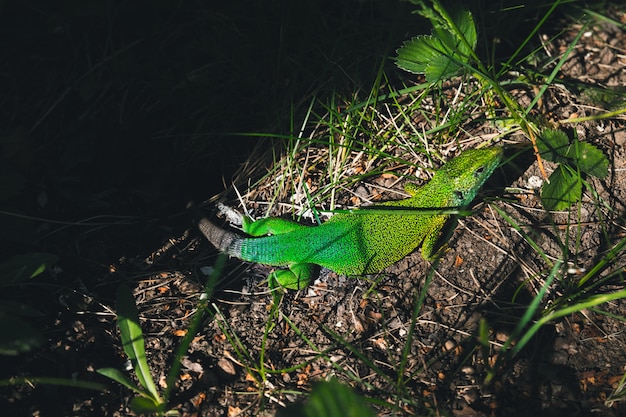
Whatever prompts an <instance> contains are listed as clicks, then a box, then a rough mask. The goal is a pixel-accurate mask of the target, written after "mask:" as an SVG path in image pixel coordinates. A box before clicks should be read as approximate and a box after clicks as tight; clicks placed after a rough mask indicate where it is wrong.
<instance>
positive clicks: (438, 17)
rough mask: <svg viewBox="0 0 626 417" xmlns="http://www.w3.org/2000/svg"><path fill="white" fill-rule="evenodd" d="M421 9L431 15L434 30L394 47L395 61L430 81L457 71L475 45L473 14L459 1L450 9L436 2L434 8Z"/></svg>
mask: <svg viewBox="0 0 626 417" xmlns="http://www.w3.org/2000/svg"><path fill="white" fill-rule="evenodd" d="M435 12H436V13H435ZM420 13H421V14H422V15H424V16H426V17H427V18H428V19H430V21H431V24H432V25H433V31H432V33H431V35H430V36H424V35H420V36H417V37H415V38H413V39H411V40H408V41H406V42H405V43H404V45H402V47H400V49H398V51H397V54H398V56H397V58H396V65H397V66H398V67H399V68H401V69H403V70H405V71H408V72H412V73H415V74H424V75H425V77H426V81H428V82H431V83H433V82H436V81H439V80H440V79H442V78H450V77H452V76H455V75H457V74H459V73H460V72H461V71H462V70H463V69H464V67H465V66H466V65H467V63H468V62H469V58H470V56H471V54H472V51H473V49H474V47H475V46H476V41H477V35H476V25H475V24H474V19H473V17H472V14H471V13H470V12H469V11H468V10H467V9H465V8H464V7H463V6H461V5H458V4H455V5H454V6H453V7H452V9H451V12H450V13H448V11H447V10H445V9H443V8H442V7H440V5H438V4H435V9H428V8H424V10H422V11H421V12H420Z"/></svg>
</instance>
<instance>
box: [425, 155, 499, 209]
mask: <svg viewBox="0 0 626 417" xmlns="http://www.w3.org/2000/svg"><path fill="white" fill-rule="evenodd" d="M501 158H502V148H499V147H498V148H484V149H470V150H467V151H464V152H463V153H461V154H460V155H459V156H457V157H456V158H454V159H451V160H450V161H448V162H447V163H446V164H444V165H443V166H442V167H441V168H440V169H439V170H438V171H437V173H436V174H435V176H434V177H433V179H432V180H431V182H435V183H436V184H438V187H441V188H444V189H445V188H451V191H452V192H453V194H454V198H453V204H452V205H453V206H465V205H468V204H469V203H471V201H472V200H473V199H474V197H476V194H477V193H478V190H479V189H480V187H482V185H483V184H484V182H485V181H486V180H487V178H489V176H490V175H491V174H492V173H493V171H494V170H495V169H496V167H497V166H498V164H499V163H500V160H501Z"/></svg>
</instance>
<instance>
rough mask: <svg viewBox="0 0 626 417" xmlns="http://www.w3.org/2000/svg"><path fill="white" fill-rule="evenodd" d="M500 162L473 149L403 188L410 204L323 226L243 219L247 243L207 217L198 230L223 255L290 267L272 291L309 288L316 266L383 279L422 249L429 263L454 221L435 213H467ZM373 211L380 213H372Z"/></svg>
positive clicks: (495, 153) (275, 278) (496, 153)
mask: <svg viewBox="0 0 626 417" xmlns="http://www.w3.org/2000/svg"><path fill="white" fill-rule="evenodd" d="M501 157H502V151H501V148H486V149H473V150H467V151H465V152H463V153H461V154H460V155H459V156H457V157H456V158H454V159H452V160H450V161H448V162H447V163H446V164H445V165H443V166H442V167H441V168H440V169H439V170H438V171H437V172H436V173H435V175H434V176H433V178H432V180H431V181H430V182H428V183H427V184H426V185H424V186H422V187H418V186H416V185H415V184H408V185H407V186H406V187H405V189H406V191H407V192H408V193H409V194H410V195H411V197H410V198H407V199H404V200H397V201H389V202H386V203H382V204H379V205H376V206H371V207H368V208H364V209H360V210H357V211H356V212H352V213H342V214H336V215H334V216H333V217H331V218H330V220H328V221H327V222H325V223H323V224H322V225H320V226H304V225H301V224H299V223H295V222H293V221H289V220H285V219H280V218H274V217H269V218H265V219H260V220H257V221H252V220H251V219H250V218H248V217H245V218H244V223H243V231H244V232H245V233H247V234H248V235H249V236H248V237H244V236H239V235H238V234H236V233H233V232H230V231H227V230H224V229H221V228H219V227H218V226H216V225H214V224H213V223H211V222H210V221H208V220H207V219H206V218H203V219H202V220H200V222H199V228H200V230H201V231H202V233H203V234H204V235H205V236H206V238H207V239H208V240H209V241H210V242H211V243H212V244H213V245H214V246H215V247H216V248H217V249H219V250H220V251H222V252H225V253H228V254H229V255H232V256H234V257H237V258H240V259H243V260H245V261H249V262H256V263H260V264H266V265H273V266H286V267H288V269H286V270H277V271H275V272H273V273H272V274H271V275H270V277H269V279H270V286H272V287H273V286H275V283H278V284H279V285H280V286H282V287H285V288H290V289H301V288H304V287H306V286H307V285H308V284H309V282H310V281H311V277H312V275H313V274H314V271H315V265H320V266H323V267H326V268H328V269H331V270H333V271H335V272H337V273H339V274H345V275H363V274H371V273H375V272H379V271H382V270H383V269H385V268H386V267H388V266H390V265H392V264H394V263H395V262H397V261H399V260H400V259H402V258H404V257H405V256H406V255H408V254H409V253H411V252H413V251H414V250H415V249H416V248H417V247H419V246H420V245H421V246H422V256H423V257H424V259H426V260H431V259H433V258H434V257H435V256H436V254H437V253H436V251H435V249H436V248H435V245H436V243H437V240H438V238H439V235H440V233H441V229H442V228H443V227H444V225H445V223H446V221H447V220H448V218H449V217H450V214H446V213H441V214H438V213H436V212H434V213H433V210H438V209H447V210H450V209H458V208H464V207H466V206H468V205H469V204H470V203H471V202H472V200H473V199H474V197H476V194H477V193H478V190H479V189H480V188H481V187H482V185H483V183H484V182H485V181H486V180H487V178H489V176H490V175H491V174H492V173H493V171H494V170H495V169H496V167H497V166H498V164H499V162H500V159H501ZM372 209H374V210H375V209H378V212H375V211H374V212H368V211H372ZM402 209H406V211H405V212H403V210H402ZM418 209H423V210H424V211H425V213H419V212H418V211H419V210H418ZM381 210H385V211H386V212H385V213H381V212H380V211H381ZM391 210H397V211H398V213H390V211H391ZM409 210H412V211H409Z"/></svg>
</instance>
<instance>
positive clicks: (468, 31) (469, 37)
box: [433, 2, 478, 56]
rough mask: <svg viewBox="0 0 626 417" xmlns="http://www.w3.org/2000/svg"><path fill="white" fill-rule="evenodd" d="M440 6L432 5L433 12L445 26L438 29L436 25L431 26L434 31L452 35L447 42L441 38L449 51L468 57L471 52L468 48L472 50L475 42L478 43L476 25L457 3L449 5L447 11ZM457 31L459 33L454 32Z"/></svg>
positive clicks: (469, 14)
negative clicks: (440, 18)
mask: <svg viewBox="0 0 626 417" xmlns="http://www.w3.org/2000/svg"><path fill="white" fill-rule="evenodd" d="M440 6H441V4H440V3H437V2H435V3H434V8H435V10H436V11H437V12H438V13H439V14H440V15H441V17H442V18H443V19H444V20H445V21H446V26H441V27H439V28H438V27H437V25H435V24H433V26H434V27H435V31H436V30H437V29H443V30H444V31H445V32H448V33H450V34H451V35H452V34H454V35H453V36H452V37H451V38H450V39H449V40H444V39H443V38H442V41H443V42H444V43H445V44H446V45H447V46H449V47H450V49H451V50H457V49H458V51H459V52H461V54H463V55H465V56H469V53H470V52H471V51H470V48H471V50H474V48H475V47H476V42H477V41H478V36H477V33H476V24H475V23H474V17H473V16H472V13H471V12H470V11H469V10H467V9H466V8H465V7H463V6H462V5H461V4H459V3H452V4H450V7H449V9H444V8H443V7H440ZM455 26H456V28H455ZM457 29H458V31H459V32H460V33H457V32H456V30H457ZM461 36H462V37H463V38H464V39H465V42H464V41H463V40H461ZM468 46H469V48H468Z"/></svg>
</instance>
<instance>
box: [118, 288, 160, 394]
mask: <svg viewBox="0 0 626 417" xmlns="http://www.w3.org/2000/svg"><path fill="white" fill-rule="evenodd" d="M117 325H118V327H119V329H120V334H121V337H122V345H123V347H124V352H125V353H126V355H128V358H129V359H130V360H131V362H132V363H133V365H134V366H135V373H136V374H137V379H139V382H140V383H141V385H142V386H143V387H144V388H146V389H147V390H148V392H149V393H150V394H151V395H152V397H153V398H154V399H155V400H156V401H158V402H161V401H162V400H161V397H160V396H159V393H158V391H157V389H156V385H155V384H154V380H153V379H152V375H151V374H150V367H149V366H148V361H147V359H146V351H145V347H144V339H143V333H142V331H141V326H140V325H139V313H138V312H137V306H136V305H135V299H134V298H133V294H132V292H131V291H130V288H128V287H127V286H125V285H121V286H120V287H119V288H118V290H117Z"/></svg>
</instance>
